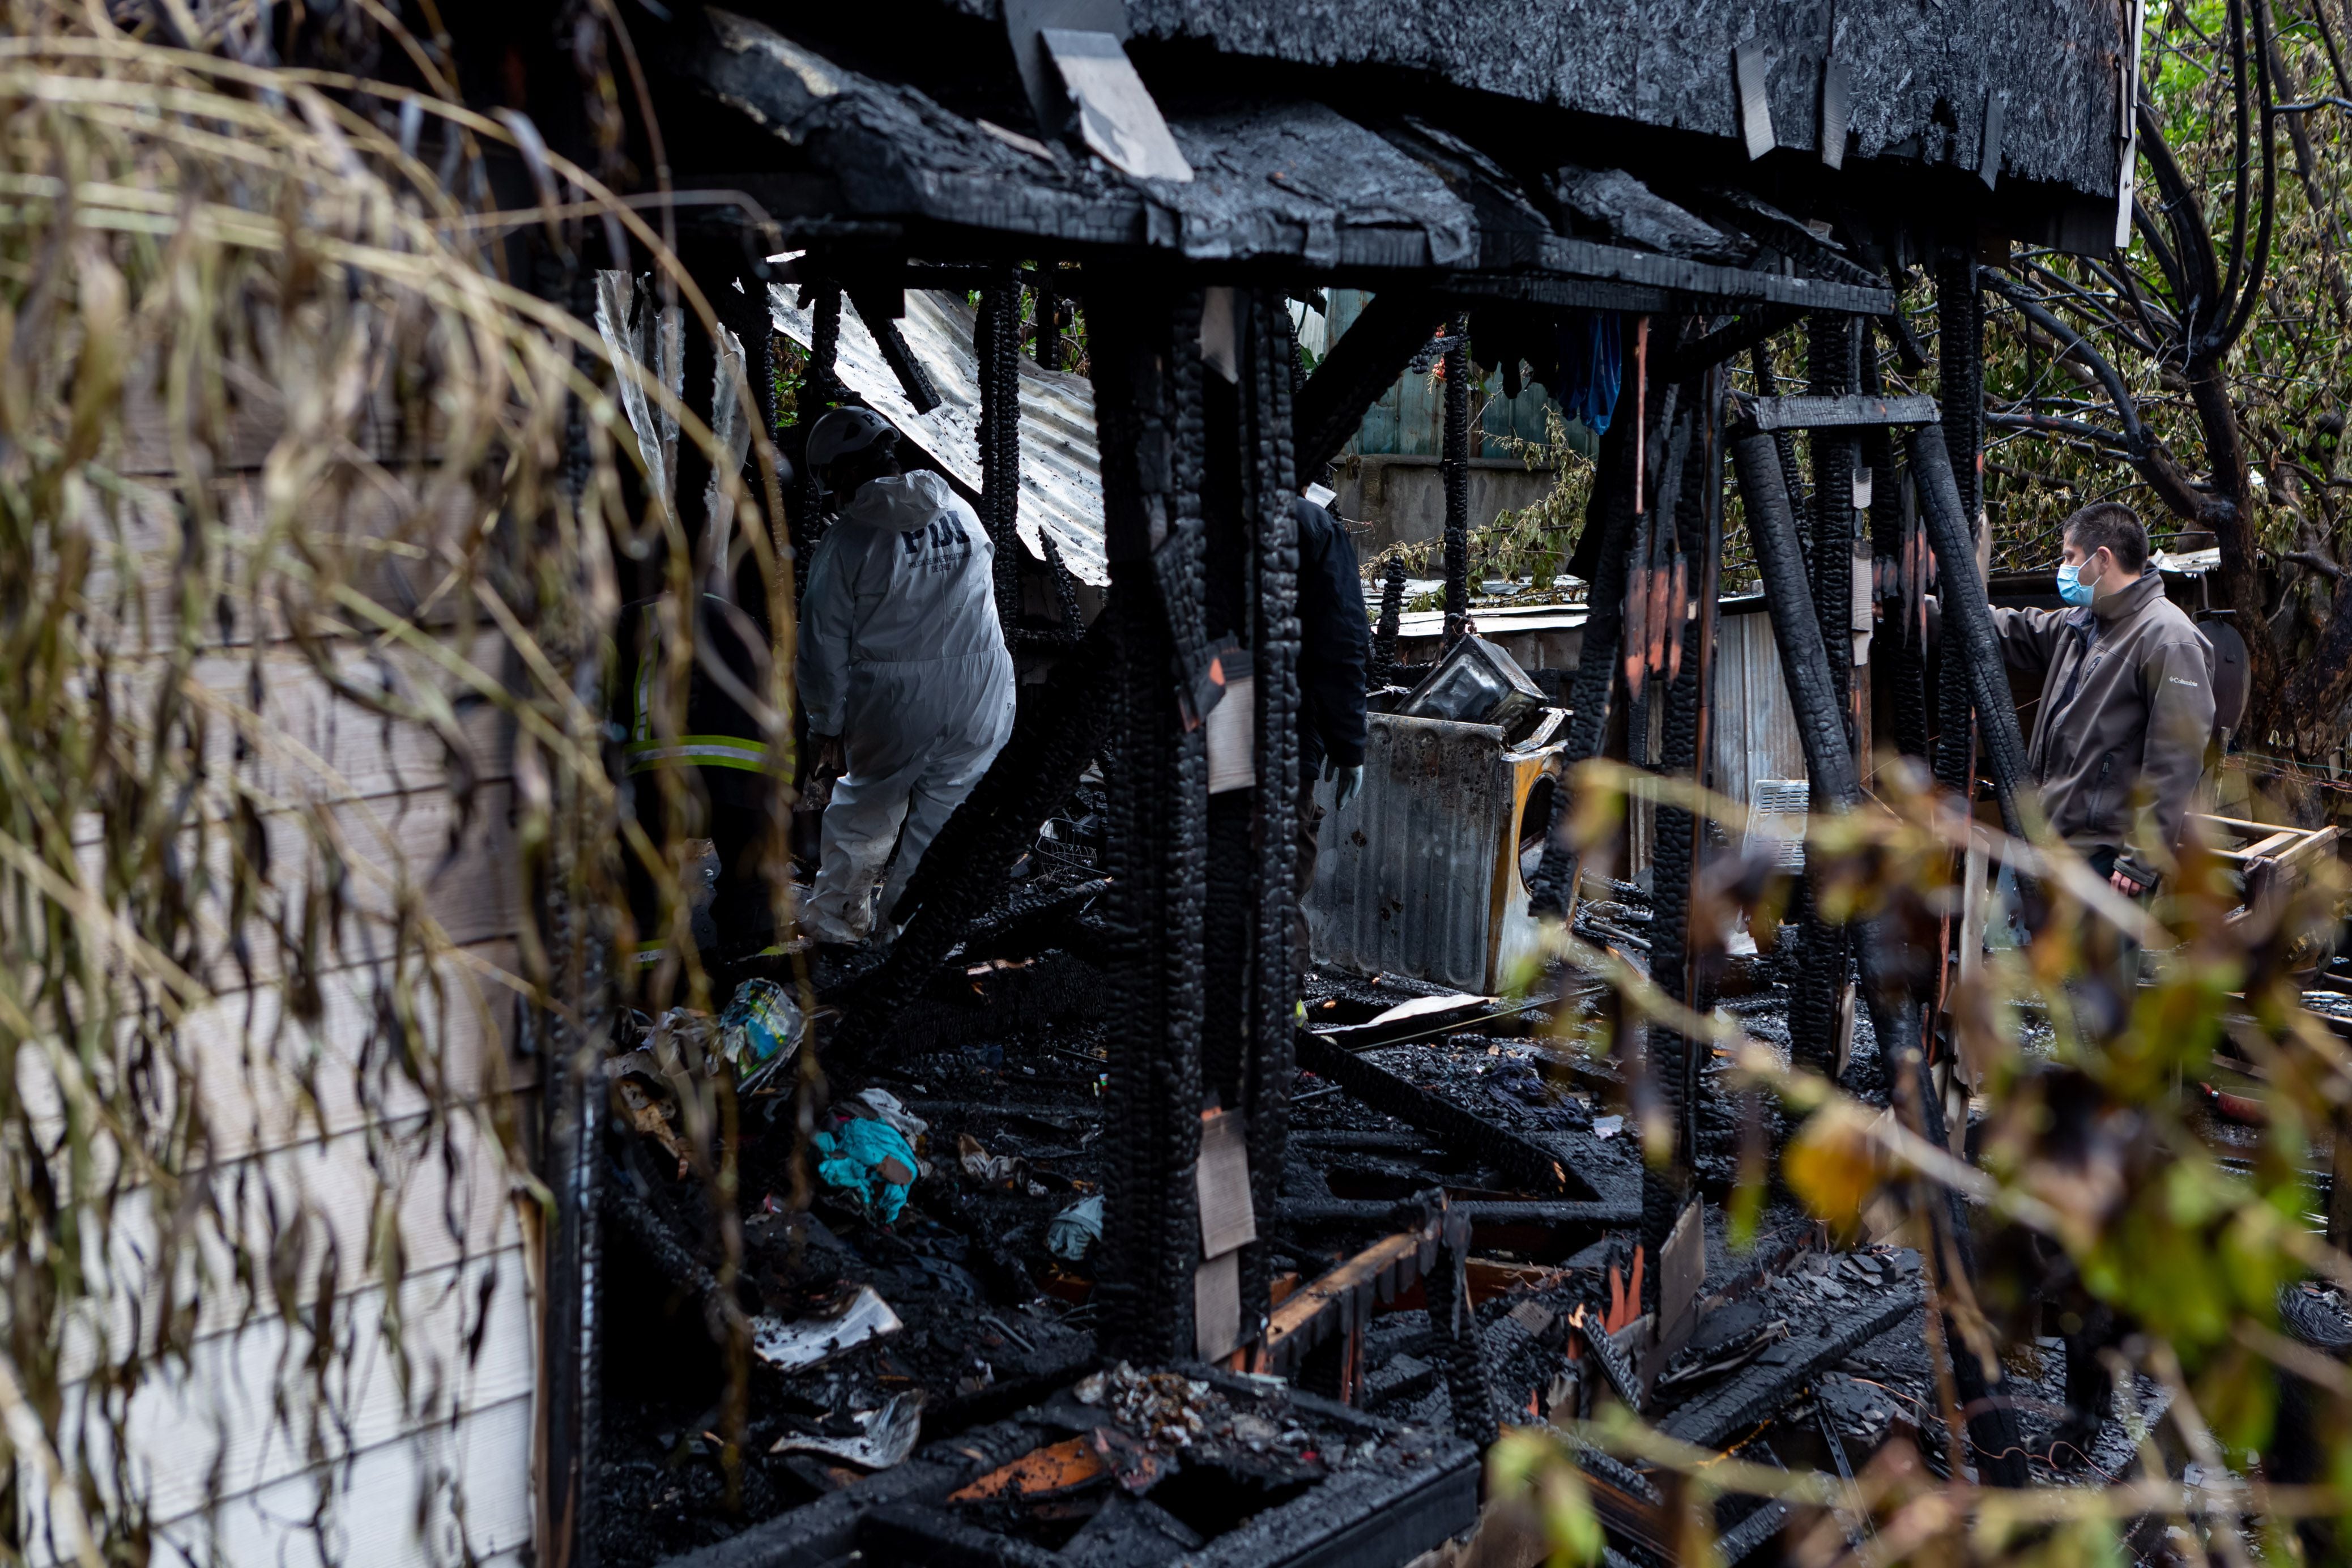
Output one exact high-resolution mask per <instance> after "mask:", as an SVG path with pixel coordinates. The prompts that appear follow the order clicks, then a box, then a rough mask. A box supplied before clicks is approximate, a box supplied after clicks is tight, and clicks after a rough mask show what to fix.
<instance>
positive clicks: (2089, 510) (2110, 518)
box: [2063, 500, 2147, 576]
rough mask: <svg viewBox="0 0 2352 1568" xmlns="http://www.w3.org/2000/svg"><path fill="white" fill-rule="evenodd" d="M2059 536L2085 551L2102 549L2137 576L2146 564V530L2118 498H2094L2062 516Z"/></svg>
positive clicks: (2119, 564)
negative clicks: (2063, 520) (2063, 517)
mask: <svg viewBox="0 0 2352 1568" xmlns="http://www.w3.org/2000/svg"><path fill="white" fill-rule="evenodd" d="M2063 537H2065V538H2067V539H2071V540H2073V541H2074V542H2075V543H2077V544H2079V545H2081V546H2082V547H2083V553H2084V555H2089V554H2091V553H2093V552H2095V551H2099V550H2105V552H2107V553H2108V554H2110V555H2112V556H2114V557H2115V558H2116V565H2118V566H2120V567H2122V568H2123V569H2124V570H2125V571H2126V572H2128V573H2130V574H2133V575H2134V576H2137V575H2138V574H2139V573H2140V571H2141V569H2142V568H2144V567H2146V566H2147V529H2145V528H2143V527H2141V526H2140V521H2139V516H2138V514H2137V513H2136V512H2134V511H2133V510H2132V509H2131V508H2129V507H2127V506H2125V505H2124V504H2123V503H2122V502H2120V501H2111V500H2103V501H2094V502H2092V503H2091V504H2090V505H2089V506H2086V507H2084V509H2083V510H2080V511H2078V512H2076V513H2075V514H2074V516H2072V517H2070V518H2068V519H2067V520H2066V531H2065V533H2064V535H2063Z"/></svg>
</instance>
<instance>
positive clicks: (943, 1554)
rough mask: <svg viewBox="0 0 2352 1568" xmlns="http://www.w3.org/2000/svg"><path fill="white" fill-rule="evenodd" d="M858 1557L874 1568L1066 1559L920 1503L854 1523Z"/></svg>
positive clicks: (1032, 1564) (993, 1567)
mask: <svg viewBox="0 0 2352 1568" xmlns="http://www.w3.org/2000/svg"><path fill="white" fill-rule="evenodd" d="M857 1551H858V1556H859V1558H860V1559H861V1560H862V1561H864V1562H866V1563H875V1564H877V1568H882V1565H889V1568H897V1565H898V1564H906V1565H907V1568H1068V1563H1069V1559H1067V1558H1066V1557H1062V1556H1060V1555H1058V1554H1056V1553H1055V1552H1048V1551H1046V1550H1045V1548H1044V1547H1042V1546H1032V1545H1030V1544H1029V1543H1028V1542H1025V1541H1020V1540H1016V1539H1014V1538H1013V1537H1012V1536H1009V1535H999V1534H997V1533H996V1532H995V1531H992V1530H982V1528H981V1527H980V1526H978V1525H976V1524H966V1523H965V1522H964V1521H962V1520H961V1519H958V1518H957V1517H956V1516H955V1515H953V1514H951V1513H949V1512H947V1511H946V1510H943V1509H937V1508H932V1507H929V1505H927V1504H923V1503H911V1502H908V1503H892V1504H889V1505H887V1507H883V1508H877V1509H876V1510H874V1511H873V1512H872V1513H869V1514H867V1515H866V1517H865V1518H864V1519H863V1520H861V1521H859V1522H858V1526H857Z"/></svg>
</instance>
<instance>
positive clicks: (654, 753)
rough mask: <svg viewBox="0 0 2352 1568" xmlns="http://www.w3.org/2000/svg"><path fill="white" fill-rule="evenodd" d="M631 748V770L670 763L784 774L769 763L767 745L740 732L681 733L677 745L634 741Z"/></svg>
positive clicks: (641, 770)
mask: <svg viewBox="0 0 2352 1568" xmlns="http://www.w3.org/2000/svg"><path fill="white" fill-rule="evenodd" d="M627 750H628V756H629V772H631V773H646V772H647V771H649V770H651V769H654V768H669V767H682V768H741V769H743V770H744V771H745V772H747V773H769V774H772V776H774V777H777V778H782V776H783V774H782V771H781V770H780V769H776V768H772V767H770V766H769V765H768V749H767V748H766V747H765V746H762V745H761V744H760V743H759V742H755V741H746V740H744V739H743V738H742V737H740V736H739V735H680V736H679V737H678V738H677V744H676V745H664V744H662V743H661V742H658V741H632V742H629V744H628V748H627Z"/></svg>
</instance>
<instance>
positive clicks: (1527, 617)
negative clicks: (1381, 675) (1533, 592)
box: [1367, 591, 1584, 669]
mask: <svg viewBox="0 0 2352 1568" xmlns="http://www.w3.org/2000/svg"><path fill="white" fill-rule="evenodd" d="M1367 597H1368V598H1370V600H1371V601H1372V602H1373V603H1374V604H1378V603H1379V599H1380V595H1379V594H1378V593H1377V592H1376V591H1375V592H1373V593H1371V594H1369V595H1367ZM1471 618H1472V619H1473V620H1475V621H1476V622H1477V624H1478V635H1479V636H1480V637H1485V638H1486V640H1487V641H1488V642H1490V643H1494V644H1496V645H1497V646H1498V647H1501V648H1502V650H1503V651H1504V652H1505V653H1507V654H1509V655H1510V656H1511V657H1512V658H1515V659H1517V661H1518V665H1519V668H1521V669H1574V668H1576V655H1577V650H1578V649H1579V648H1580V647H1583V646H1584V606H1583V605H1527V606H1525V607H1524V608H1519V609H1512V608H1508V607H1505V608H1501V609H1483V610H1478V611H1475V612H1474V613H1473V615H1472V617H1471ZM1444 635H1445V612H1444V611H1443V610H1415V611H1413V612H1412V614H1410V615H1405V616H1398V617H1397V658H1399V659H1400V660H1402V662H1403V663H1406V664H1428V663H1431V662H1433V661H1434V660H1435V659H1436V658H1437V649H1438V645H1439V643H1440V642H1441V641H1442V640H1443V638H1444Z"/></svg>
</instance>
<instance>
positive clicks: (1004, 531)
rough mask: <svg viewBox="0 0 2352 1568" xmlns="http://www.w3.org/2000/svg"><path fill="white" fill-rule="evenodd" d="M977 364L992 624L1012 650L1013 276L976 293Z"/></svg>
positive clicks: (1016, 567)
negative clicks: (992, 564)
mask: <svg viewBox="0 0 2352 1568" xmlns="http://www.w3.org/2000/svg"><path fill="white" fill-rule="evenodd" d="M972 330H973V338H974V343H973V348H974V350H975V352H976V356H977V357H978V359H979V361H980V432H979V435H980V521H981V526H982V527H983V528H985V529H986V530H987V531H988V542H989V543H990V544H991V545H992V546H993V547H994V548H995V552H996V553H995V569H996V620H997V624H998V625H999V626H1003V628H1004V640H1005V643H1006V644H1007V645H1008V646H1010V645H1011V644H1012V643H1013V642H1014V641H1015V640H1016V638H1017V637H1018V634H1019V630H1020V623H1021V537H1020V533H1019V531H1018V530H1017V528H1016V526H1015V525H1016V523H1017V521H1018V520H1019V517H1020V508H1021V366H1020V360H1019V356H1020V353H1021V282H1020V278H1019V275H1018V274H1017V273H1010V272H1008V275H1007V276H1006V277H1005V279H1004V280H1003V282H1001V283H999V284H997V285H996V286H995V287H994V288H992V289H982V290H981V294H980V313H979V318H978V320H977V321H974V322H973V329H972Z"/></svg>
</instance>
